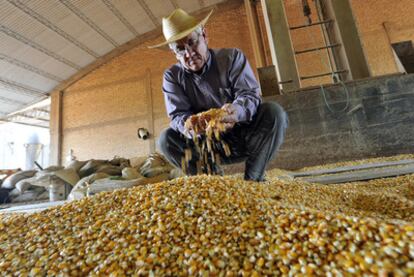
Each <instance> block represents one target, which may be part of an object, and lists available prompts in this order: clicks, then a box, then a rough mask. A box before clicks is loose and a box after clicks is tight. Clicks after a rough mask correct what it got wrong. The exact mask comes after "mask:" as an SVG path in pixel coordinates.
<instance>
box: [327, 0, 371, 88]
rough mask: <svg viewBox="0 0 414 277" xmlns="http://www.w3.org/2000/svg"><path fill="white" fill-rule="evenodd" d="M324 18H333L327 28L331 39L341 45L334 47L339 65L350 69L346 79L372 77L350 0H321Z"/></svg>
mask: <svg viewBox="0 0 414 277" xmlns="http://www.w3.org/2000/svg"><path fill="white" fill-rule="evenodd" d="M320 5H321V9H322V13H323V17H324V19H333V20H334V21H335V23H334V24H331V25H330V27H328V28H327V33H328V35H329V38H330V41H331V42H334V43H340V44H341V47H336V48H335V49H332V51H333V53H334V55H335V57H336V63H337V67H338V68H339V69H346V70H348V74H344V75H343V76H346V78H344V81H346V80H354V79H362V78H367V77H370V76H371V74H370V70H369V66H368V62H367V60H366V57H365V54H364V50H363V48H362V43H361V40H360V38H359V34H358V29H357V26H356V23H355V19H354V16H353V14H352V7H351V3H350V2H349V0H320Z"/></svg>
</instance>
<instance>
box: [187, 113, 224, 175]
mask: <svg viewBox="0 0 414 277" xmlns="http://www.w3.org/2000/svg"><path fill="white" fill-rule="evenodd" d="M224 116H226V111H224V110H222V109H210V110H208V111H205V112H201V113H198V114H195V115H192V116H190V117H189V118H188V119H187V121H186V122H185V128H186V129H187V130H192V131H193V133H194V134H195V135H194V136H193V142H194V144H195V146H196V151H197V152H198V156H199V160H198V161H197V162H196V163H197V174H201V173H207V174H214V173H216V172H215V167H216V165H219V164H220V155H219V153H218V151H219V149H218V148H219V147H220V148H222V149H223V150H224V153H225V155H226V156H227V157H228V156H230V154H231V151H230V148H229V146H228V145H227V143H226V142H224V141H222V140H221V136H220V134H222V133H223V132H225V131H226V127H225V124H224V123H223V121H222V119H223V117H224ZM192 157H193V153H192V151H191V148H190V147H189V148H187V149H186V150H185V155H184V157H183V158H182V161H181V165H182V169H183V172H184V173H186V172H187V171H188V170H187V169H188V163H189V162H190V160H191V159H192Z"/></svg>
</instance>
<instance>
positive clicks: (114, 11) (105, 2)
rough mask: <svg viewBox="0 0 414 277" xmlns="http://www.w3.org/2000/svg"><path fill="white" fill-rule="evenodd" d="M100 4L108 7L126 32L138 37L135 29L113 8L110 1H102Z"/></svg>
mask: <svg viewBox="0 0 414 277" xmlns="http://www.w3.org/2000/svg"><path fill="white" fill-rule="evenodd" d="M102 2H103V3H104V4H105V5H106V6H107V7H108V9H109V10H110V11H111V12H112V13H113V14H114V15H115V16H116V17H117V18H118V19H119V20H120V21H121V22H122V23H123V24H124V25H125V27H127V28H128V30H129V31H130V32H131V33H133V34H134V36H138V35H139V33H138V32H137V30H135V28H134V27H133V26H132V25H131V23H129V22H128V20H126V18H125V17H124V16H123V15H122V13H121V12H119V10H118V9H117V8H116V7H115V6H114V4H113V3H112V1H109V0H102Z"/></svg>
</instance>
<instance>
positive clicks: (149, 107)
mask: <svg viewBox="0 0 414 277" xmlns="http://www.w3.org/2000/svg"><path fill="white" fill-rule="evenodd" d="M145 90H146V92H147V100H148V105H147V120H148V131H149V133H150V138H149V141H148V143H149V150H150V153H154V152H155V128H154V105H153V103H152V89H151V71H150V70H149V69H147V76H146V87H145Z"/></svg>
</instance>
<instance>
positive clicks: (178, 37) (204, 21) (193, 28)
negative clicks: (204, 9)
mask: <svg viewBox="0 0 414 277" xmlns="http://www.w3.org/2000/svg"><path fill="white" fill-rule="evenodd" d="M212 13H213V10H211V11H210V12H209V14H208V15H207V16H206V17H205V18H204V19H203V20H201V21H200V22H199V23H197V24H196V25H194V26H193V27H191V28H189V29H187V30H185V31H182V32H181V33H179V34H176V35H175V36H172V37H171V38H169V39H168V40H166V41H164V42H162V43H159V44H156V45H151V46H148V48H151V49H152V48H159V47H163V46H166V45H167V44H169V43H172V42H174V41H177V40H180V39H182V38H184V37H186V36H188V35H189V34H191V33H192V32H193V31H194V30H195V29H197V27H199V26H200V25H205V24H206V22H207V21H208V19H209V18H210V16H211V14H212Z"/></svg>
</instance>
